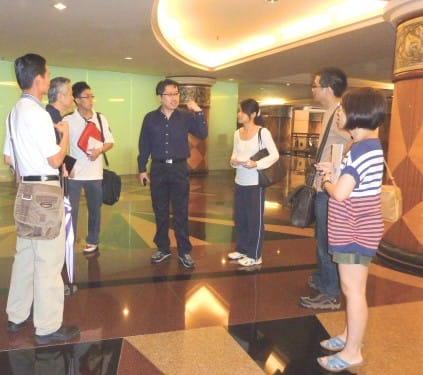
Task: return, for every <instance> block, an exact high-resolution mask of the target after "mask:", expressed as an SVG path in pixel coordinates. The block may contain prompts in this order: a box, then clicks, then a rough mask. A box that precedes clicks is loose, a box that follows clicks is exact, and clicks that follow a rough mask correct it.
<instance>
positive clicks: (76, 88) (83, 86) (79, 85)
mask: <svg viewBox="0 0 423 375" xmlns="http://www.w3.org/2000/svg"><path fill="white" fill-rule="evenodd" d="M84 90H91V87H90V86H88V83H87V82H84V81H80V82H76V83H74V84H73V85H72V95H73V97H74V98H75V99H76V98H78V97H79V95H81V93H82V91H84Z"/></svg>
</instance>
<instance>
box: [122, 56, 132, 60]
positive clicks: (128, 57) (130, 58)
mask: <svg viewBox="0 0 423 375" xmlns="http://www.w3.org/2000/svg"><path fill="white" fill-rule="evenodd" d="M132 59H133V57H131V56H126V57H124V60H132Z"/></svg>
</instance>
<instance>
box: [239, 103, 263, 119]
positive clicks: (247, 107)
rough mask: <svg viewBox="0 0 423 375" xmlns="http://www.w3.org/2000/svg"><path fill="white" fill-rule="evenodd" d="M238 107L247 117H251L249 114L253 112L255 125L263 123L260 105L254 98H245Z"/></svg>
mask: <svg viewBox="0 0 423 375" xmlns="http://www.w3.org/2000/svg"><path fill="white" fill-rule="evenodd" d="M239 107H240V108H241V110H242V112H244V113H245V114H246V115H248V117H251V114H253V113H254V112H255V113H256V117H255V118H254V123H255V124H256V125H262V124H263V118H262V117H261V114H260V107H259V104H258V103H257V101H256V100H254V99H251V98H249V99H245V100H243V101H241V102H240V103H239Z"/></svg>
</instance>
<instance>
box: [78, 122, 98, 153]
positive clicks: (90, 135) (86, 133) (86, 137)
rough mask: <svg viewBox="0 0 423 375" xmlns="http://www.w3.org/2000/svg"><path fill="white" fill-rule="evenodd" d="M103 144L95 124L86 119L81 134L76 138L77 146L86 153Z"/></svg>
mask: <svg viewBox="0 0 423 375" xmlns="http://www.w3.org/2000/svg"><path fill="white" fill-rule="evenodd" d="M102 144H103V139H102V136H101V132H100V130H99V129H98V128H97V126H96V125H95V124H94V123H93V122H91V121H87V125H86V126H85V129H84V130H83V132H82V133H81V136H80V137H79V140H78V147H79V148H80V149H81V150H82V151H84V152H85V153H86V154H87V155H89V154H91V152H92V151H93V149H95V148H98V147H101V146H102Z"/></svg>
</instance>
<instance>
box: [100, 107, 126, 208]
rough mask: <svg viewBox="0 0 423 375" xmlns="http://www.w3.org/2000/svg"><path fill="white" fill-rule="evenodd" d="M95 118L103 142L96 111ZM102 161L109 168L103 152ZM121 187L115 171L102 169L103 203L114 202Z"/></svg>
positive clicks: (102, 133) (109, 203)
mask: <svg viewBox="0 0 423 375" xmlns="http://www.w3.org/2000/svg"><path fill="white" fill-rule="evenodd" d="M97 119H98V122H99V124H100V129H101V137H102V139H103V142H104V132H103V123H102V122H101V116H100V113H98V112H97ZM103 157H104V161H105V163H106V166H107V168H109V160H108V159H107V155H106V154H105V153H104V152H103ZM121 189H122V180H121V178H120V176H118V175H117V174H116V173H115V172H113V171H112V170H110V169H103V203H104V204H107V205H109V206H111V205H113V204H115V203H116V202H117V201H118V200H119V198H120V192H121Z"/></svg>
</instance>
